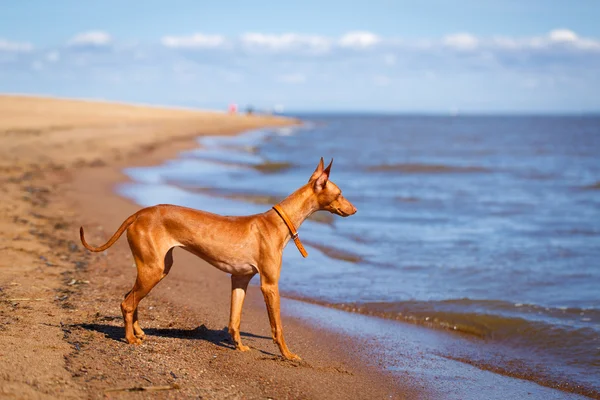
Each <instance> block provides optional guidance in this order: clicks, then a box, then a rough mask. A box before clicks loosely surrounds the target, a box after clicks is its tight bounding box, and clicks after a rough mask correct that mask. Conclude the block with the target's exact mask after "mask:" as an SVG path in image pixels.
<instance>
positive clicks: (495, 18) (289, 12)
mask: <svg viewBox="0 0 600 400" xmlns="http://www.w3.org/2000/svg"><path fill="white" fill-rule="evenodd" d="M0 19H1V20H2V23H1V24H0V92H3V93H24V94H43V95H52V96H61V97H77V98H93V99H104V100H113V101H123V102H136V103H148V104H164V105H174V106H189V107H200V108H219V109H224V108H226V107H227V105H228V104H230V103H237V104H238V105H239V106H240V107H242V108H243V107H246V106H247V105H252V106H254V107H255V108H257V109H269V108H272V107H274V106H283V107H285V110H286V111H289V112H294V111H321V112H327V111H342V112H344V111H346V112H399V113H442V114H446V113H597V112H600V96H599V95H598V93H600V73H598V71H600V24H598V23H597V21H598V20H600V1H597V0H578V1H576V2H573V1H569V2H567V1H562V0H553V1H548V0H544V1H542V0H528V1H523V0H519V1H516V0H494V1H492V0H479V1H475V0H464V1H458V0H457V1H449V0H421V1H418V2H417V1H414V0H413V1H400V0H396V1H390V0H370V1H362V0H354V1H352V2H349V1H337V0H336V1H327V0H321V1H315V0H304V1H302V2H273V1H263V0H253V1H237V0H230V1H220V2H208V1H191V0H181V1H178V0H172V1H169V2H167V1H154V0H146V1H134V0H130V1H126V2H123V1H113V0H104V1H102V2H82V1H68V0H63V1H52V2H51V1H46V0H37V1H36V0H29V1H26V2H25V1H21V2H9V1H2V7H1V8H0Z"/></svg>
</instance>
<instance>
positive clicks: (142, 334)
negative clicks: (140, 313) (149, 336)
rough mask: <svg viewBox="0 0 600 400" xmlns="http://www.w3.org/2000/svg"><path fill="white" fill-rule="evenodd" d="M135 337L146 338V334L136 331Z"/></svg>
mask: <svg viewBox="0 0 600 400" xmlns="http://www.w3.org/2000/svg"><path fill="white" fill-rule="evenodd" d="M135 337H136V338H138V339H140V340H144V339H146V334H144V333H136V334H135Z"/></svg>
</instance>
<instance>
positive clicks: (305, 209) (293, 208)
mask: <svg viewBox="0 0 600 400" xmlns="http://www.w3.org/2000/svg"><path fill="white" fill-rule="evenodd" d="M279 205H280V206H281V208H282V209H283V211H284V212H285V213H286V215H287V216H288V218H289V219H290V220H291V221H292V223H293V224H294V227H295V228H296V229H299V228H300V225H302V223H303V222H304V220H305V219H306V218H308V217H309V216H310V215H311V214H312V213H314V212H315V211H318V210H319V204H318V202H317V199H316V197H315V193H314V191H313V188H312V185H310V184H307V185H304V186H302V187H301V188H300V189H298V190H296V191H295V192H294V193H292V194H290V195H289V196H288V197H286V198H285V199H284V200H283V201H281V202H280V203H279ZM277 218H279V216H277Z"/></svg>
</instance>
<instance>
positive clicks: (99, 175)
mask: <svg viewBox="0 0 600 400" xmlns="http://www.w3.org/2000/svg"><path fill="white" fill-rule="evenodd" d="M10 100H11V99H10V98H8V100H7V97H0V110H2V107H1V106H3V105H5V104H6V102H7V101H8V102H10ZM63 101H64V100H54V99H28V102H41V103H44V102H50V103H54V104H53V105H52V107H54V106H56V103H57V102H58V103H60V102H63ZM66 102H67V103H69V106H72V105H73V104H74V103H77V102H73V101H70V100H67V101H66ZM61 105H65V103H63V104H61ZM94 106H95V107H92V108H93V109H92V110H91V111H92V112H94V111H96V110H95V109H100V108H102V105H100V104H94ZM52 107H50V108H52ZM109 107H111V108H114V107H116V106H114V105H109ZM11 111H12V110H10V109H9V113H11ZM98 111H99V110H98ZM42 114H43V112H42ZM99 114H102V113H99ZM152 114H156V110H155V109H153V110H152ZM206 114H210V113H206ZM12 115H14V114H12ZM23 115H24V116H25V118H24V119H23V120H21V121H20V120H18V118H17V121H16V123H14V126H16V127H17V128H13V127H11V126H10V125H7V124H10V121H7V120H6V119H5V120H4V121H3V122H4V126H0V128H2V132H3V137H2V139H3V141H4V142H5V144H8V145H7V146H4V152H5V154H4V156H5V158H4V160H3V163H2V164H1V165H0V167H1V168H2V170H3V172H4V175H5V176H6V178H7V179H6V181H7V184H6V185H4V186H3V191H4V192H5V195H6V198H7V199H9V201H7V202H6V203H7V205H6V207H5V208H4V209H3V210H2V217H3V218H2V223H3V226H2V228H3V229H2V231H3V232H4V233H3V235H2V238H1V239H2V243H1V247H2V248H3V250H5V255H6V256H7V257H6V260H5V261H4V262H3V263H2V264H1V265H0V268H2V269H3V272H4V274H3V276H2V281H1V282H0V285H1V287H2V291H1V292H0V295H1V297H2V298H1V300H2V308H1V309H0V316H1V317H2V322H3V330H4V331H3V335H2V336H1V338H0V345H1V346H2V348H3V349H4V350H3V351H2V353H0V354H1V356H2V358H3V361H5V362H3V365H4V367H3V368H1V370H0V373H1V374H0V376H1V377H2V378H1V379H0V393H2V394H3V395H6V396H8V397H18V398H57V397H60V398H80V397H89V398H96V397H102V395H103V394H104V395H109V394H108V393H105V392H104V391H105V390H107V389H114V388H117V389H118V388H128V387H134V386H143V385H146V386H160V385H163V386H164V385H172V389H173V390H166V391H164V392H162V391H161V392H157V393H156V395H157V397H159V398H163V397H164V398H175V397H192V396H198V395H202V396H203V397H207V398H223V397H229V396H234V397H238V396H242V397H244V398H264V397H276V398H282V397H284V398H298V397H303V398H320V397H327V398H347V397H348V396H353V397H359V398H360V397H362V398H367V397H376V398H378V397H386V398H389V396H391V397H397V398H403V397H410V398H412V397H418V396H416V393H418V392H416V391H414V389H413V388H411V387H410V385H409V384H406V385H403V384H401V383H400V382H399V380H398V379H397V378H396V377H393V376H391V375H390V374H386V373H383V372H380V371H377V370H376V369H375V368H372V367H368V366H365V365H358V363H357V362H356V361H358V359H357V358H355V357H353V356H349V355H348V354H346V351H345V350H346V349H347V348H348V347H349V346H352V342H351V341H349V340H348V339H346V338H343V337H341V335H339V334H332V333H326V332H323V331H320V330H318V329H312V330H311V329H310V328H309V327H308V326H306V324H299V323H298V322H295V321H293V320H288V321H286V320H285V319H284V324H285V326H286V328H285V332H286V336H287V338H288V343H289V344H290V347H291V348H292V349H294V351H296V352H298V353H300V355H302V356H304V359H305V360H307V361H303V362H300V363H291V362H284V361H281V359H280V358H279V357H278V352H277V351H276V347H275V345H274V344H272V342H271V339H270V332H269V324H268V321H267V316H266V312H265V310H264V304H262V298H260V296H258V295H257V293H256V289H255V288H254V289H250V290H249V294H248V299H247V303H246V305H245V307H244V317H243V318H242V331H243V332H244V335H245V336H246V342H247V344H249V345H250V346H251V347H254V348H255V350H253V351H251V352H249V353H240V352H237V351H233V350H231V345H230V344H228V335H227V334H226V332H224V331H223V330H222V327H223V326H225V325H226V324H227V320H228V307H229V279H228V277H227V276H226V274H222V273H220V272H219V271H217V270H216V269H214V268H212V267H207V266H206V265H205V263H203V262H200V260H199V259H197V258H195V257H193V256H191V255H187V254H183V253H184V252H179V253H178V252H175V265H174V267H175V268H173V272H172V273H171V274H170V276H169V278H168V279H166V280H165V281H164V282H163V283H162V285H158V287H157V288H155V289H154V290H153V292H152V293H151V294H150V295H149V296H148V298H146V299H145V300H144V302H142V303H141V305H140V321H141V324H142V326H143V327H144V329H146V332H147V334H148V337H149V339H148V340H147V341H146V342H145V343H144V344H142V345H141V346H137V347H134V346H127V345H125V343H124V342H123V341H122V336H123V332H122V321H121V317H120V315H119V314H120V312H119V309H118V305H119V303H120V298H121V297H122V295H123V294H124V293H125V292H126V291H128V290H129V289H130V286H131V285H132V284H133V281H134V279H135V268H130V267H129V266H130V265H131V256H130V255H129V249H128V248H127V244H126V243H125V241H124V240H121V241H119V242H117V244H115V246H114V247H113V248H111V249H109V250H108V251H107V252H105V253H101V254H89V253H87V252H84V251H82V247H81V246H80V244H79V243H78V236H77V230H78V227H79V225H84V226H85V227H86V233H87V236H88V238H89V239H88V240H89V241H90V242H94V243H95V242H98V241H101V240H103V239H104V238H105V236H106V235H111V234H112V231H113V229H116V228H115V227H116V226H118V224H120V222H121V221H122V220H123V219H124V218H126V217H127V216H128V215H129V214H131V213H132V212H134V211H136V210H137V209H139V207H138V206H134V205H133V204H132V203H131V202H129V201H127V200H125V199H123V198H120V197H119V196H118V195H117V194H116V193H115V191H114V187H115V185H116V184H118V183H119V182H122V181H123V178H124V175H123V174H122V170H123V168H125V167H131V166H135V165H138V166H140V165H144V166H147V165H152V164H156V163H158V162H161V161H165V160H166V159H169V158H172V157H174V156H175V155H176V154H178V153H179V152H180V151H182V150H184V149H189V148H192V147H194V146H196V145H197V143H196V137H198V136H200V135H201V134H202V133H205V134H212V135H214V134H236V133H238V132H242V131H245V130H247V129H252V128H257V127H264V126H267V125H273V124H278V125H287V124H293V123H296V121H293V120H284V119H281V118H276V117H254V116H253V117H243V116H235V117H233V120H234V121H231V120H230V119H229V118H230V117H231V116H227V115H223V116H220V118H223V119H227V121H218V122H219V123H214V122H213V124H212V125H204V126H203V128H202V129H197V128H195V129H191V128H190V126H191V125H195V124H196V123H197V121H191V122H190V121H187V122H186V121H184V122H182V121H180V120H179V119H178V118H179V117H178V116H165V117H164V119H160V118H158V119H157V117H156V115H152V116H151V118H150V120H151V122H152V124H151V125H148V121H147V120H146V119H145V117H143V116H140V117H139V118H138V117H135V118H132V117H131V116H128V117H127V118H128V123H127V126H126V127H125V129H123V126H122V125H119V124H117V125H116V126H114V125H112V126H110V127H107V126H106V125H102V124H100V126H98V125H95V123H97V121H98V117H97V116H96V115H95V113H94V115H92V116H91V117H89V119H87V120H86V119H85V118H82V117H81V114H79V115H78V116H77V117H74V119H75V120H78V121H79V122H78V123H77V124H74V126H73V125H69V126H66V127H65V126H59V127H56V126H54V125H52V123H50V124H49V123H48V122H40V121H38V120H36V121H33V123H31V124H29V125H31V126H33V128H27V126H28V123H27V120H26V119H27V116H28V115H29V112H28V110H23ZM38 115H40V114H38ZM205 117H207V116H206V115H205V116H203V118H205ZM212 117H214V116H212ZM185 118H187V119H194V118H199V116H197V115H194V116H189V115H186V116H185ZM50 119H53V118H50ZM82 120H83V122H81V121H82ZM90 121H91V122H90ZM63 122H66V123H68V121H63ZM100 122H102V121H100ZM244 122H245V124H244ZM267 122H270V123H267ZM44 124H46V125H44ZM186 124H187V130H184V129H185V128H186ZM48 127H50V128H52V129H47V128H48ZM28 129H29V130H28ZM140 131H141V132H140ZM148 131H151V135H149V134H148ZM65 132H67V133H65ZM165 132H166V133H167V134H165ZM182 132H184V133H182ZM124 133H125V134H124ZM15 135H18V136H19V137H18V139H19V140H11V138H10V136H13V137H14V136H15ZM22 135H32V136H35V139H34V140H30V139H29V138H23V137H22ZM42 135H43V136H45V137H44V138H40V136H42ZM111 138H114V139H116V140H115V141H114V142H111V141H110V140H107V139H111ZM43 139H49V140H47V141H46V140H43ZM42 143H43V144H44V145H45V146H40V144H42ZM34 144H35V145H36V146H37V147H34ZM23 193H26V195H23ZM19 225H22V227H21V228H18V226H19ZM15 226H17V228H15ZM26 264H27V265H28V267H23V265H26ZM190 264H196V265H194V266H191V265H190ZM187 265H190V267H188V266H187ZM198 268H200V270H201V272H202V273H201V274H198V273H197V272H198ZM190 270H191V271H192V272H190ZM172 289H176V290H172ZM186 291H188V292H186ZM199 291H200V293H198V292H199ZM174 292H177V293H176V294H174ZM186 294H187V295H186ZM191 298H194V301H193V302H191V303H190V301H189V300H190V299H191ZM38 300H39V301H38ZM215 300H217V301H215ZM144 303H146V304H144ZM198 325H200V326H198ZM33 360H35V362H34V363H32V362H31V361H33ZM9 366H10V368H8V367H9ZM174 385H176V387H178V388H179V389H175V386H174ZM419 392H421V391H419ZM110 395H112V394H110ZM110 395H109V396H110ZM115 395H117V394H115ZM118 396H119V398H121V397H126V398H127V397H134V396H136V395H135V394H127V393H121V392H119V393H118Z"/></svg>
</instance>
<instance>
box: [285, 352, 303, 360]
mask: <svg viewBox="0 0 600 400" xmlns="http://www.w3.org/2000/svg"><path fill="white" fill-rule="evenodd" d="M285 358H286V359H288V360H290V361H302V359H301V358H300V356H299V355H298V354H294V353H290V354H288V355H287V356H285Z"/></svg>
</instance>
